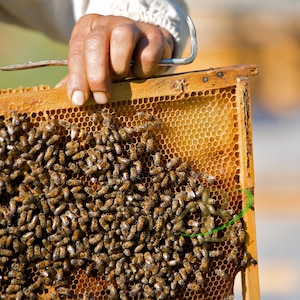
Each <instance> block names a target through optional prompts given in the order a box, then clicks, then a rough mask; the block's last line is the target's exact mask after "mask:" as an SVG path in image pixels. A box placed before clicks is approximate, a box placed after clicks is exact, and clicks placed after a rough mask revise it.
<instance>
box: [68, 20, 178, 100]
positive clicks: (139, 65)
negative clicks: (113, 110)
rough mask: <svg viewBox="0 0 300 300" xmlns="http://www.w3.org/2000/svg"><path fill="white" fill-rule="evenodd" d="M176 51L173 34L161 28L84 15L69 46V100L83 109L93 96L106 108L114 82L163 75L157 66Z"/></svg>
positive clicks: (75, 27)
mask: <svg viewBox="0 0 300 300" xmlns="http://www.w3.org/2000/svg"><path fill="white" fill-rule="evenodd" d="M173 47H174V44H173V38H172V36H171V34H170V33H169V32H168V31H167V30H165V29H163V28H160V27H158V26H155V25H151V24H146V23H142V22H135V21H133V20H131V19H128V18H125V17H117V16H102V15H97V14H89V15H85V16H83V17H81V18H80V19H79V20H78V22H77V23H76V24H75V26H74V28H73V32H72V35H71V39H70V42H69V55H68V66H69V74H68V75H67V77H66V79H65V81H66V84H67V93H68V97H69V98H70V99H71V100H72V103H73V104H74V105H77V106H80V105H82V104H84V102H85V101H86V100H87V99H88V97H89V94H90V92H92V94H93V97H94V99H95V101H96V102H97V103H99V104H104V103H106V102H107V101H108V99H109V96H110V92H111V81H113V80H121V79H124V78H126V77H135V78H147V77H150V76H152V75H155V74H161V73H162V72H164V71H165V67H159V66H158V63H159V62H160V60H161V59H162V58H170V57H171V56H172V52H173ZM132 60H133V61H134V62H133V64H132V65H131V62H132Z"/></svg>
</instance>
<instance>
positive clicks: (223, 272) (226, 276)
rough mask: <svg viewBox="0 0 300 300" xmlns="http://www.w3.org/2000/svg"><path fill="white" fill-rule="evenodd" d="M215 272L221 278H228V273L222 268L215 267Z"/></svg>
mask: <svg viewBox="0 0 300 300" xmlns="http://www.w3.org/2000/svg"><path fill="white" fill-rule="evenodd" d="M215 274H216V275H218V276H220V277H221V278H222V279H227V278H228V275H227V274H226V272H225V271H224V270H222V269H215Z"/></svg>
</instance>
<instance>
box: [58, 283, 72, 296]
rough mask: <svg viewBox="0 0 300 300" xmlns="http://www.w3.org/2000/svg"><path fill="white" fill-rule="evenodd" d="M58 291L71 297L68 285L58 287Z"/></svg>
mask: <svg viewBox="0 0 300 300" xmlns="http://www.w3.org/2000/svg"><path fill="white" fill-rule="evenodd" d="M56 291H57V292H58V294H59V295H62V296H67V297H71V293H70V291H69V288H67V287H64V286H59V287H58V288H56Z"/></svg>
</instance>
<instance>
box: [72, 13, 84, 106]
mask: <svg viewBox="0 0 300 300" xmlns="http://www.w3.org/2000/svg"><path fill="white" fill-rule="evenodd" d="M88 22H89V20H87V19H86V18H82V19H80V20H79V21H78V23H77V24H76V26H75V27H74V30H73V32H72V35H71V39H70V42H69V55H68V67H69V75H68V82H67V93H68V97H69V98H70V99H71V101H72V103H73V104H74V105H77V106H80V105H82V104H84V102H85V101H86V100H87V99H88V97H89V84H88V80H87V76H86V72H85V60H84V43H85V36H86V34H87V28H89V26H88Z"/></svg>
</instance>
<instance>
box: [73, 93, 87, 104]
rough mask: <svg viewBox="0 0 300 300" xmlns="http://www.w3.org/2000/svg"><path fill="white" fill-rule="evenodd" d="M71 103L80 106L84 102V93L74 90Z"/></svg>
mask: <svg viewBox="0 0 300 300" xmlns="http://www.w3.org/2000/svg"><path fill="white" fill-rule="evenodd" d="M72 103H73V104H74V105H76V106H81V105H83V103H84V94H83V92H82V91H74V92H73V94H72Z"/></svg>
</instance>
